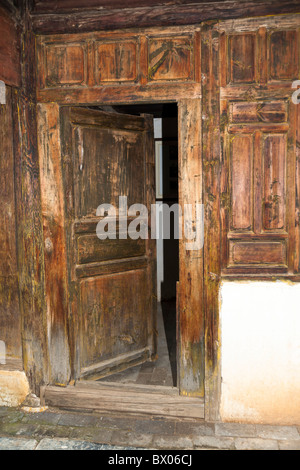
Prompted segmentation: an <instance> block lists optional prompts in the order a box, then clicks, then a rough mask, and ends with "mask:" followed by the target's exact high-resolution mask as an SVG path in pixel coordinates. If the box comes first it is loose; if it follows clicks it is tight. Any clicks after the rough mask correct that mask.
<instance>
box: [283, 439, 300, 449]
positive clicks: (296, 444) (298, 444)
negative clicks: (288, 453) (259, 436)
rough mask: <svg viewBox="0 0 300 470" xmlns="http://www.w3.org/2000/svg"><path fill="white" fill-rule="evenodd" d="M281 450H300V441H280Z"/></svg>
mask: <svg viewBox="0 0 300 470" xmlns="http://www.w3.org/2000/svg"><path fill="white" fill-rule="evenodd" d="M279 449H280V450H300V441H299V440H297V441H279Z"/></svg>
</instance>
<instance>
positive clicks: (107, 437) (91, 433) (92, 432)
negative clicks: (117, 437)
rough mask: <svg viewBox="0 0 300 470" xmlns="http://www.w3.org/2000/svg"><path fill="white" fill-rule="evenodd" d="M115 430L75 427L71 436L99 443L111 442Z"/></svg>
mask: <svg viewBox="0 0 300 470" xmlns="http://www.w3.org/2000/svg"><path fill="white" fill-rule="evenodd" d="M112 433H113V431H112V430H111V429H99V428H96V427H94V428H79V427H77V428H73V430H72V432H71V434H70V438H71V439H81V440H88V441H93V442H96V443H97V444H110V442H111V438H112Z"/></svg>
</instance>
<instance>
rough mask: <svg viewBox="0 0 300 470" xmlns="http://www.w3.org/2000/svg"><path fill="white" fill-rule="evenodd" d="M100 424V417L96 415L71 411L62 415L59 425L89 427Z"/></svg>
mask: <svg viewBox="0 0 300 470" xmlns="http://www.w3.org/2000/svg"><path fill="white" fill-rule="evenodd" d="M98 424H99V417H97V416H94V415H90V414H88V415H85V414H79V413H76V414H75V413H69V414H63V415H61V416H60V418H59V421H58V425H59V426H72V427H76V426H79V427H81V426H82V427H89V426H97V425H98Z"/></svg>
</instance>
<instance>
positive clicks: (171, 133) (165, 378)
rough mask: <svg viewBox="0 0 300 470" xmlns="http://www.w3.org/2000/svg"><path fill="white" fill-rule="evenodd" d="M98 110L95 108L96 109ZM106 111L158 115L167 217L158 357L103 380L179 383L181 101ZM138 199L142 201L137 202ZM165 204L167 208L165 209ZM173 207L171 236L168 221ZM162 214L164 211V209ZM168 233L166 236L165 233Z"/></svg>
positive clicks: (161, 193)
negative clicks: (177, 233)
mask: <svg viewBox="0 0 300 470" xmlns="http://www.w3.org/2000/svg"><path fill="white" fill-rule="evenodd" d="M94 109H95V108H94ZM97 109H101V110H103V111H108V112H117V113H124V114H131V115H141V114H151V115H152V116H153V118H154V138H155V154H156V168H155V171H156V204H157V207H162V209H161V211H164V214H165V216H166V217H164V218H162V216H161V215H160V216H159V214H157V224H158V225H159V227H158V232H159V233H160V236H159V239H158V240H157V300H158V328H157V329H158V358H157V360H156V361H154V362H146V363H144V364H141V365H138V366H134V367H132V368H130V369H127V370H125V371H122V372H119V373H116V374H113V375H111V376H108V377H105V378H103V379H101V381H103V382H112V383H128V384H133V383H135V384H142V385H149V386H151V385H153V386H169V387H176V386H177V338H176V284H177V282H178V281H179V240H178V239H176V238H175V233H174V232H175V230H174V227H176V225H175V224H178V223H179V221H178V218H177V217H176V212H173V211H172V206H173V205H174V204H178V108H177V103H160V104H138V105H118V106H115V105H114V106H105V107H98V108H97ZM137 202H138V201H137ZM163 205H164V208H163ZM166 208H170V213H169V214H170V224H169V226H170V236H169V237H167V238H166V237H165V236H164V235H165V233H164V232H165V227H164V224H165V221H166V220H168V216H169V214H168V212H169V211H168V209H166ZM161 213H162V212H161ZM163 234H164V235H163Z"/></svg>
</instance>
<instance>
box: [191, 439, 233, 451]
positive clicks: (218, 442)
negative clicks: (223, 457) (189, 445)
mask: <svg viewBox="0 0 300 470" xmlns="http://www.w3.org/2000/svg"><path fill="white" fill-rule="evenodd" d="M193 442H194V445H195V446H196V447H197V448H202V447H203V448H208V449H209V448H213V449H219V450H233V449H235V442H234V438H233V437H215V436H198V437H194V438H193Z"/></svg>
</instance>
